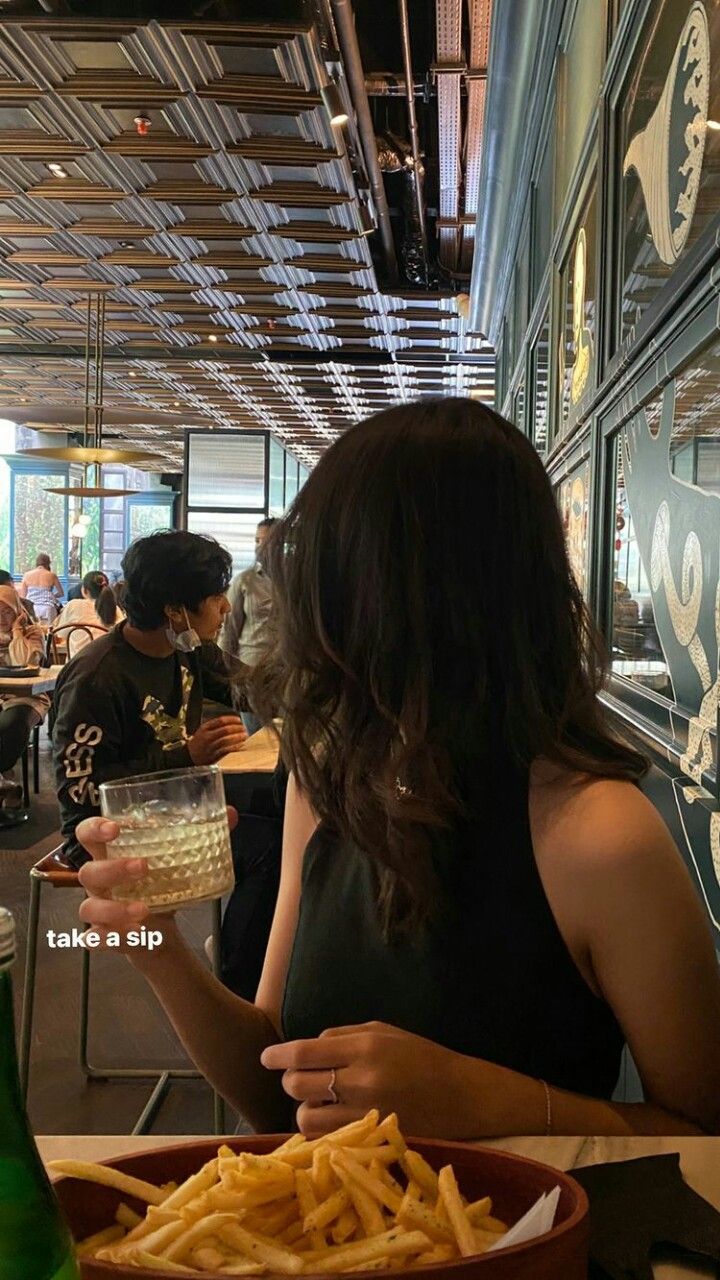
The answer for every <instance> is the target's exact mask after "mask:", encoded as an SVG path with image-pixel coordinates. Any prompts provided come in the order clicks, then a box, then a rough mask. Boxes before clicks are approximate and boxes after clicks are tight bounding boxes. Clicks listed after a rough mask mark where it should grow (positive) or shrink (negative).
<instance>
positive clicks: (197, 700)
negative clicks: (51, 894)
mask: <svg viewBox="0 0 720 1280" xmlns="http://www.w3.org/2000/svg"><path fill="white" fill-rule="evenodd" d="M231 563H232V562H231V559H230V556H229V554H228V552H227V551H225V549H224V548H223V547H221V546H220V545H219V544H218V543H217V542H216V541H215V539H214V538H206V537H203V536H201V535H200V534H196V533H185V532H170V533H166V532H163V533H154V534H151V536H150V537H148V538H140V539H139V540H138V541H137V542H134V543H133V545H132V546H131V547H130V549H129V550H128V551H127V552H126V555H125V558H124V560H123V569H124V571H125V577H126V580H127V596H126V605H127V620H126V621H125V622H121V623H120V624H119V626H117V627H115V628H114V629H113V630H112V631H110V632H108V634H107V635H104V636H101V637H100V639H98V640H94V641H93V643H92V644H89V645H88V646H87V647H86V648H85V649H83V650H82V652H81V653H80V654H78V656H77V658H76V659H75V660H74V661H73V662H71V663H68V665H67V666H66V667H65V668H64V669H63V671H62V672H61V674H60V678H59V680H58V683H57V686H56V690H55V703H54V708H55V723H54V728H53V747H54V756H55V772H56V778H57V786H58V798H59V800H60V808H61V815H62V834H63V837H64V840H65V853H66V856H67V857H68V858H69V860H70V861H71V862H72V863H73V864H74V865H77V866H80V865H81V864H82V862H83V861H84V860H85V858H86V855H85V854H84V852H83V851H82V850H81V849H79V847H78V845H77V842H76V840H75V827H76V825H77V823H78V822H79V821H80V819H81V818H84V817H87V816H88V815H89V814H93V813H97V812H98V803H99V792H98V786H99V784H100V783H101V782H108V781H110V780H111V779H114V778H126V777H131V776H132V775H133V774H138V773H154V772H156V771H159V770H163V769H179V768H183V767H185V766H190V765H204V764H215V762H216V761H217V760H219V759H221V757H222V756H224V755H226V754H227V752H228V751H236V750H237V749H238V747H240V746H241V745H242V743H243V742H244V741H245V739H246V737H247V734H246V732H245V729H244V728H243V725H242V721H241V720H240V718H239V716H237V715H225V716H218V717H217V718H216V719H214V720H211V721H209V722H208V723H207V724H203V725H201V724H200V720H201V714H202V703H203V698H204V697H208V698H212V699H213V700H214V701H216V702H222V703H224V704H225V705H226V706H228V707H229V706H231V705H232V689H233V684H234V682H236V681H237V680H239V679H241V678H242V674H243V671H244V668H243V667H242V665H241V664H240V663H239V662H237V660H233V659H232V658H230V657H226V655H224V654H223V653H222V652H221V650H220V649H219V648H218V646H217V644H216V643H215V637H216V636H217V634H218V632H219V630H220V627H221V624H222V620H223V618H224V616H225V614H226V612H227V609H228V602H227V598H226V595H225V592H226V591H227V588H228V583H229V581H230V570H231Z"/></svg>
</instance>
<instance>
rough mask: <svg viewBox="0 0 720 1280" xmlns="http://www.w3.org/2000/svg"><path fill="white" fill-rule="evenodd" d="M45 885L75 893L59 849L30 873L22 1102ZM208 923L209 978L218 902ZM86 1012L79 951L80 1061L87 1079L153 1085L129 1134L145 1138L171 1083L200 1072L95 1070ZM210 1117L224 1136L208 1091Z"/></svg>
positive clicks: (219, 1110) (85, 967) (86, 975)
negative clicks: (141, 1135) (147, 1081)
mask: <svg viewBox="0 0 720 1280" xmlns="http://www.w3.org/2000/svg"><path fill="white" fill-rule="evenodd" d="M44 884H49V885H52V887H53V889H77V888H79V887H80V881H79V880H78V873H77V871H76V870H75V869H74V867H71V866H70V865H69V864H68V863H67V862H65V861H64V859H63V851H62V848H61V847H60V848H57V849H53V851H52V852H51V853H48V854H46V856H45V857H44V858H41V859H40V861H39V862H36V864H35V866H34V867H31V869H30V907H29V912H28V934H27V951H26V957H25V984H24V987H23V1008H22V1022H21V1026H20V1087H21V1089H22V1093H23V1097H24V1098H27V1091H28V1082H29V1075H30V1047H31V1043H32V1025H33V1008H34V1003H35V972H36V967H37V937H38V926H39V922H40V895H41V892H42V887H43V885H44ZM212 912H213V922H212V938H213V973H214V974H215V976H216V977H217V976H218V971H219V964H220V922H221V903H220V899H219V898H218V899H217V900H216V901H214V902H213V903H212ZM89 1010H90V952H89V951H87V950H83V952H82V984H81V988H80V1027H79V1033H80V1035H79V1059H80V1066H81V1068H82V1071H83V1072H84V1074H85V1077H86V1078H87V1079H88V1080H155V1082H156V1083H155V1087H154V1088H153V1091H152V1093H151V1094H150V1097H149V1098H148V1100H147V1102H146V1104H145V1106H144V1107H143V1110H142V1112H141V1114H140V1116H139V1117H138V1119H137V1121H136V1123H135V1126H134V1128H133V1130H132V1132H133V1134H138V1133H147V1132H148V1131H149V1128H150V1125H151V1124H152V1122H153V1120H154V1118H155V1116H156V1114H157V1112H158V1109H159V1107H160V1104H161V1103H162V1100H163V1098H164V1097H165V1094H166V1093H167V1091H168V1089H169V1087H170V1085H171V1083H172V1081H173V1080H200V1079H202V1076H201V1073H200V1072H199V1071H196V1070H195V1069H194V1068H186V1067H173V1068H169V1069H168V1070H165V1071H163V1070H162V1069H160V1068H158V1067H99V1066H95V1065H93V1064H92V1063H91V1062H89V1061H88V1026H89ZM213 1114H214V1122H215V1132H216V1133H224V1132H225V1103H224V1100H223V1099H222V1098H221V1097H220V1095H219V1094H218V1093H216V1092H215V1091H214V1090H213Z"/></svg>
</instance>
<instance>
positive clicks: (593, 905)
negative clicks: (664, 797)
mask: <svg viewBox="0 0 720 1280" xmlns="http://www.w3.org/2000/svg"><path fill="white" fill-rule="evenodd" d="M553 807H554V809H555V812H554V814H553V816H552V820H551V821H550V822H548V823H547V824H546V825H545V828H544V830H543V829H542V824H540V826H539V828H538V830H537V831H536V830H535V829H534V831H533V838H534V844H535V849H536V856H537V859H538V867H539V869H540V872H541V876H542V878H543V883H544V885H545V889H546V892H547V894H548V898H549V900H550V904H551V906H552V908H553V911H554V913H555V917H556V920H557V922H558V925H559V927H560V929H561V932H562V933H563V936H564V938H565V941H566V943H567V944H568V946H569V948H570V950H571V952H572V953H573V955H574V957H575V959H576V963H578V965H579V967H580V968H581V970H582V971H583V973H584V975H585V977H586V980H588V981H589V983H590V985H591V986H592V987H593V988H594V989H595V990H596V991H597V992H598V994H599V995H601V996H602V997H603V998H604V999H605V1000H606V1001H607V1002H608V1004H609V1005H610V1006H611V1008H612V1009H613V1011H614V1013H615V1016H616V1018H617V1020H618V1022H619V1023H620V1026H621V1027H622V1029H623V1031H624V1033H625V1036H626V1039H627V1042H628V1045H629V1048H630V1050H631V1052H632V1055H633V1059H634V1061H635V1064H636V1066H637V1069H638V1072H639V1074H640V1078H641V1080H642V1084H643V1089H644V1093H645V1098H646V1102H645V1103H644V1104H642V1103H641V1104H617V1103H613V1104H593V1103H592V1102H591V1101H590V1100H587V1102H585V1103H583V1104H582V1107H581V1110H580V1111H578V1106H579V1105H580V1103H579V1102H578V1101H575V1102H574V1101H573V1100H572V1095H562V1094H559V1095H558V1103H557V1106H558V1113H559V1116H558V1118H559V1123H560V1124H561V1125H562V1128H561V1129H560V1130H559V1131H561V1132H564V1133H569V1132H571V1131H572V1132H576V1133H588V1132H590V1131H591V1129H592V1124H591V1125H590V1126H589V1127H587V1126H586V1125H584V1124H582V1120H583V1115H582V1112H583V1110H584V1111H587V1109H588V1108H592V1107H593V1106H597V1105H602V1106H605V1107H606V1109H607V1110H608V1111H611V1112H612V1113H614V1115H615V1117H616V1121H615V1123H616V1125H617V1127H613V1128H611V1127H607V1125H605V1126H603V1127H598V1128H597V1129H596V1130H595V1132H597V1133H605V1132H608V1133H610V1132H621V1133H622V1132H631V1133H644V1132H650V1133H682V1132H692V1131H693V1129H694V1130H695V1131H696V1132H697V1131H706V1132H709V1133H715V1132H718V1131H720V973H719V972H718V963H717V957H716V955H715V949H714V946H713V941H712V937H711V934H710V929H709V925H708V920H707V916H706V913H705V911H704V909H703V907H702V905H701V903H700V900H699V897H698V894H697V892H696V890H695V888H694V886H693V884H692V881H691V879H690V876H689V874H688V871H687V869H686V868H685V866H684V864H683V862H682V859H681V857H680V855H679V853H678V851H677V849H676V847H675V844H674V842H673V839H672V837H671V835H670V833H669V831H668V829H667V827H666V826H665V823H664V822H663V821H662V819H661V817H660V815H659V814H658V813H657V811H656V809H655V808H654V806H653V805H652V804H651V803H650V801H649V800H648V799H647V798H646V797H645V796H644V795H643V794H642V793H641V792H640V791H639V790H638V788H637V787H634V786H632V785H631V784H629V783H624V782H613V781H602V782H597V783H594V784H592V785H590V786H588V787H583V788H576V789H575V790H571V791H570V792H566V794H565V797H564V798H563V799H561V800H560V801H559V803H558V804H557V805H556V806H552V805H551V806H550V807H549V809H548V812H549V813H550V812H551V811H552V809H553ZM536 837H537V838H536ZM563 1117H564V1118H563ZM607 1123H608V1124H611V1123H612V1119H611V1118H610V1117H609V1118H608V1121H607ZM579 1124H582V1127H578V1125H579Z"/></svg>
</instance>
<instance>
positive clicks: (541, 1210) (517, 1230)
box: [485, 1187, 560, 1253]
mask: <svg viewBox="0 0 720 1280" xmlns="http://www.w3.org/2000/svg"><path fill="white" fill-rule="evenodd" d="M559 1200H560V1188H559V1187H555V1188H554V1190H552V1191H547V1192H543V1194H542V1195H541V1197H540V1199H539V1200H536V1201H535V1204H534V1205H533V1206H532V1208H531V1209H528V1211H527V1213H525V1214H523V1216H522V1218H521V1219H520V1221H519V1222H516V1223H515V1225H514V1227H511V1228H510V1230H509V1231H507V1232H506V1233H505V1235H504V1236H499V1237H498V1240H497V1243H496V1244H491V1245H490V1246H489V1247H488V1248H487V1249H486V1250H485V1252H486V1253H491V1252H492V1251H493V1250H496V1251H497V1250H498V1249H509V1248H510V1245H512V1244H527V1242H528V1240H534V1239H535V1238H536V1237H537V1236H544V1235H545V1232H546V1231H550V1230H551V1228H552V1226H553V1223H554V1222H555V1214H556V1213H557V1207H558V1201H559Z"/></svg>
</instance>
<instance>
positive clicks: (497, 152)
mask: <svg viewBox="0 0 720 1280" xmlns="http://www.w3.org/2000/svg"><path fill="white" fill-rule="evenodd" d="M546 14H547V11H546V9H545V6H543V5H541V4H538V2H537V0H493V17H492V26H491V31H490V56H489V59H488V66H489V71H488V88H487V98H486V101H485V121H484V126H483V148H482V156H481V159H480V179H479V199H478V214H477V224H476V232H475V254H474V257H473V266H472V282H471V285H470V297H471V299H472V301H471V304H470V318H469V322H468V323H469V327H470V329H471V330H472V331H473V332H474V333H485V334H487V335H488V337H489V338H490V339H491V341H493V342H496V340H497V336H498V328H499V318H498V316H497V315H496V314H495V312H496V310H497V308H496V306H495V304H496V301H497V297H498V285H499V278H500V274H501V270H502V265H503V256H504V250H505V247H506V244H507V239H508V218H509V212H510V210H511V208H512V205H513V199H514V196H515V194H516V183H517V166H518V160H519V158H520V152H521V150H522V146H523V144H524V142H525V139H526V135H527V132H528V128H529V119H528V98H529V90H530V86H531V84H532V72H533V67H534V64H535V59H536V57H537V54H538V47H539V43H540V34H541V31H540V26H541V22H542V21H543V19H544V17H545V16H546Z"/></svg>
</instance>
